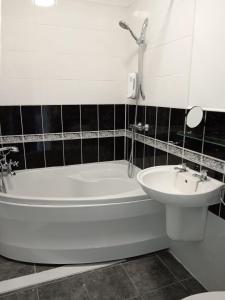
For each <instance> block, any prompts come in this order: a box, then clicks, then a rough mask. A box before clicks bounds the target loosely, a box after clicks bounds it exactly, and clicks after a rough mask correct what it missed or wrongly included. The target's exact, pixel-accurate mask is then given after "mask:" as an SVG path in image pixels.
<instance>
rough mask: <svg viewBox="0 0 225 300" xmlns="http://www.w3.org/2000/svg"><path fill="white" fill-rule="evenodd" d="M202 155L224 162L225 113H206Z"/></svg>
mask: <svg viewBox="0 0 225 300" xmlns="http://www.w3.org/2000/svg"><path fill="white" fill-rule="evenodd" d="M203 153H204V154H206V155H210V156H213V157H216V158H219V159H222V160H225V113H223V112H207V115H206V124H205V136H204V147H203Z"/></svg>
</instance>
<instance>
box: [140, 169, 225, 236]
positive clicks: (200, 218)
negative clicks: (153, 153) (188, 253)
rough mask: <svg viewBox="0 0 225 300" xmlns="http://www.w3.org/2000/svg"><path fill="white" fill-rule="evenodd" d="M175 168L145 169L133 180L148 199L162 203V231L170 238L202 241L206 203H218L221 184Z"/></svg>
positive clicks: (206, 211)
mask: <svg viewBox="0 0 225 300" xmlns="http://www.w3.org/2000/svg"><path fill="white" fill-rule="evenodd" d="M175 167H177V166H160V167H152V168H148V169H145V170H143V171H140V172H139V173H138V174H137V180H138V182H139V184H140V185H141V187H142V188H143V190H144V191H145V192H146V193H147V194H148V195H149V196H150V198H151V199H153V200H156V201H159V202H161V203H163V204H165V207H166V231H167V234H168V236H169V237H170V238H171V239H173V240H178V241H200V240H203V239H204V234H205V228H206V221H207V214H208V206H209V205H213V204H216V203H218V202H219V194H220V191H221V188H222V187H223V186H224V184H223V183H221V182H220V181H218V180H215V179H212V178H208V179H207V180H206V181H201V180H200V178H199V177H195V176H193V174H196V173H197V172H195V171H193V170H191V169H189V168H187V172H179V171H178V170H176V169H175ZM197 174H198V173H197Z"/></svg>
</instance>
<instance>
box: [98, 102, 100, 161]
mask: <svg viewBox="0 0 225 300" xmlns="http://www.w3.org/2000/svg"><path fill="white" fill-rule="evenodd" d="M97 124H98V162H99V161H100V155H99V148H100V147H99V104H97Z"/></svg>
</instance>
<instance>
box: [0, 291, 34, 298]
mask: <svg viewBox="0 0 225 300" xmlns="http://www.w3.org/2000/svg"><path fill="white" fill-rule="evenodd" d="M0 300H38V297H37V290H36V289H32V290H27V291H24V292H20V293H13V294H10V295H7V296H2V297H0Z"/></svg>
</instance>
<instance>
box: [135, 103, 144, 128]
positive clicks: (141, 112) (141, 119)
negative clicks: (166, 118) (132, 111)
mask: <svg viewBox="0 0 225 300" xmlns="http://www.w3.org/2000/svg"><path fill="white" fill-rule="evenodd" d="M145 121H146V118H145V106H140V105H139V106H138V110H137V123H140V122H141V123H142V124H145Z"/></svg>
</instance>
